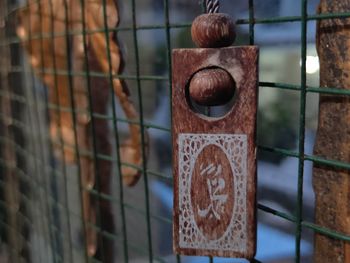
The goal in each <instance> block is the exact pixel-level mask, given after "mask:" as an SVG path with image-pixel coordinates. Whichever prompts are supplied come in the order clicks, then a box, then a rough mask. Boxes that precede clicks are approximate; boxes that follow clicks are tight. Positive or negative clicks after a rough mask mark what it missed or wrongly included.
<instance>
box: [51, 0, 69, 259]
mask: <svg viewBox="0 0 350 263" xmlns="http://www.w3.org/2000/svg"><path fill="white" fill-rule="evenodd" d="M49 5H50V19H51V27H50V33H51V34H52V39H51V44H52V46H51V52H52V54H51V55H52V63H53V69H54V72H56V70H57V64H56V54H55V52H54V51H55V50H56V46H55V41H54V34H55V27H54V21H55V18H54V13H53V12H54V10H53V4H52V0H49ZM54 90H55V91H54V92H55V97H56V101H55V103H56V104H57V109H56V114H57V116H60V104H59V92H58V81H57V74H54ZM51 121H52V120H51ZM57 125H58V137H59V144H60V152H61V155H62V157H63V156H64V141H63V135H62V129H61V126H62V125H61V118H60V117H58V118H57ZM62 166H63V167H62V169H63V184H64V186H63V192H64V195H65V197H64V200H65V212H66V220H67V232H68V233H67V236H68V249H69V259H70V262H72V263H73V262H74V260H73V244H72V238H71V237H72V230H71V222H70V217H69V205H68V189H67V183H68V182H67V175H68V174H67V166H66V161H65V158H64V157H63V158H62ZM62 243H63V242H62V240H61V244H62Z"/></svg>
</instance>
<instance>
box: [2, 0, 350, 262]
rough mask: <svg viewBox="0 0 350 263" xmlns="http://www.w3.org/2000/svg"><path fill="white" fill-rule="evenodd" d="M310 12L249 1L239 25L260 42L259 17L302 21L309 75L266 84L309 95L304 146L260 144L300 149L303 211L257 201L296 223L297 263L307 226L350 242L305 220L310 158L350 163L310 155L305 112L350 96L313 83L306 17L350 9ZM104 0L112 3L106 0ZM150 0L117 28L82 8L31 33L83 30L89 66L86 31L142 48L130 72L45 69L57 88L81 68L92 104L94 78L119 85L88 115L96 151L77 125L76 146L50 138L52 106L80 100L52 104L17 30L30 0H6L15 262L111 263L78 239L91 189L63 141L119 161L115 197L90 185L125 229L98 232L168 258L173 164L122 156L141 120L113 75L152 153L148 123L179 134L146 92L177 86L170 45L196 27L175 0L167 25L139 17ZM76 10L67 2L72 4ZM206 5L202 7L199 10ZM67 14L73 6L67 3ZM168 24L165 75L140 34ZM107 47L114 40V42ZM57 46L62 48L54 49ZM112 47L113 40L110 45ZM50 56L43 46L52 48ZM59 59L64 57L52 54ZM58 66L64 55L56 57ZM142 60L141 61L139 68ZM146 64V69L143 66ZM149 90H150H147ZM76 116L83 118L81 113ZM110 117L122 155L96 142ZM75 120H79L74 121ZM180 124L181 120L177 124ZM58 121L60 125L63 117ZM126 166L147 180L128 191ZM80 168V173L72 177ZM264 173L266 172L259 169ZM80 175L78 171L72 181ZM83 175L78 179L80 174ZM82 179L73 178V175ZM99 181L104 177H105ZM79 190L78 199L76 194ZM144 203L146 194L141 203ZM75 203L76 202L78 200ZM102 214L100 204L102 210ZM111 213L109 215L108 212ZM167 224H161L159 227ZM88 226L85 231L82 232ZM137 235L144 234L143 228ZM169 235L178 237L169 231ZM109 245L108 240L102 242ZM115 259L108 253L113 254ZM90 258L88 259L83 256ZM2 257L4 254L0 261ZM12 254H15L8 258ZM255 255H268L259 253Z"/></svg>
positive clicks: (129, 253) (6, 107)
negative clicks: (166, 166) (64, 155)
mask: <svg viewBox="0 0 350 263" xmlns="http://www.w3.org/2000/svg"><path fill="white" fill-rule="evenodd" d="M300 2H301V10H300V16H286V17H266V18H256V17H255V13H254V1H253V0H249V2H248V4H249V8H248V10H249V13H248V17H247V18H245V19H238V20H237V21H236V23H237V25H238V26H244V25H248V26H249V44H254V42H255V30H256V29H255V27H256V25H260V24H276V23H279V24H281V23H300V32H301V36H300V41H301V42H300V47H301V64H300V65H301V74H300V83H299V84H297V85H295V84H289V83H276V82H260V83H259V86H260V89H264V88H273V89H279V90H291V91H295V92H298V94H299V96H300V104H299V116H298V148H297V151H294V150H290V149H284V148H276V147H271V146H265V145H263V142H262V145H259V151H260V152H261V153H265V152H272V153H274V154H277V155H281V156H284V157H292V158H296V159H297V160H298V167H297V169H296V170H295V171H294V172H295V174H297V177H298V183H297V198H296V200H294V201H295V204H296V210H295V213H293V214H290V213H285V212H283V211H279V210H278V209H274V208H272V207H270V206H267V205H265V204H261V203H259V204H258V209H259V210H260V211H262V212H263V213H268V214H272V215H274V216H276V217H279V218H281V219H282V220H286V221H290V222H292V223H293V224H294V226H295V233H294V234H295V235H294V236H295V258H294V260H295V262H300V261H301V239H302V231H303V229H310V230H312V231H314V232H318V233H322V234H324V235H327V236H330V237H333V238H336V239H340V240H344V241H348V242H350V236H348V235H345V234H342V233H337V232H335V231H333V230H332V229H327V228H324V227H321V226H318V225H316V224H314V223H313V222H310V221H306V220H304V217H303V176H304V163H305V162H306V161H310V162H313V163H318V164H323V165H326V166H329V167H332V168H334V169H336V168H342V169H346V170H350V163H345V162H341V161H337V160H328V159H324V158H322V157H320V156H315V155H312V154H307V153H306V152H305V120H306V115H305V113H306V107H307V101H306V97H307V94H309V93H316V94H329V95H344V96H349V95H350V92H349V91H348V90H344V89H341V88H339V87H337V88H330V87H314V86H309V85H307V73H306V58H307V25H308V23H309V22H310V21H313V20H321V19H334V18H347V17H350V12H349V13H348V12H347V13H340V14H321V15H315V14H308V11H307V0H300ZM85 3H86V1H84V0H80V4H81V6H82V8H83V9H84V5H85ZM103 3H105V1H103ZM140 3H141V2H139V1H135V0H130V1H129V2H128V3H125V4H124V5H125V6H128V7H129V8H130V10H129V11H130V15H131V16H130V19H129V20H128V23H129V24H123V25H121V26H119V27H117V28H108V27H107V24H106V23H105V25H104V27H103V28H99V29H96V30H93V31H89V30H86V27H85V20H84V19H85V18H84V16H82V23H83V27H82V28H83V29H82V31H74V32H72V31H69V30H68V29H67V30H66V31H65V32H56V30H55V28H53V27H52V28H51V29H52V30H51V32H50V33H49V34H40V35H30V36H29V39H39V40H40V39H45V38H55V37H59V36H65V37H67V38H68V37H69V36H74V35H81V36H82V37H83V43H84V47H83V48H84V53H85V56H84V58H85V64H86V65H88V64H89V63H88V59H89V55H88V53H87V49H88V48H87V45H88V44H87V41H86V37H87V36H88V35H89V34H93V33H96V32H103V33H105V35H106V39H108V33H109V32H116V33H118V34H120V35H121V38H123V36H125V37H126V38H128V39H129V40H130V41H129V42H128V43H129V44H130V46H129V47H128V48H129V49H130V52H129V53H130V56H133V59H134V61H132V59H130V60H128V61H132V62H131V63H129V67H130V72H132V73H129V74H128V73H123V74H113V73H112V72H111V71H110V72H109V74H107V75H106V74H104V73H101V72H96V71H93V70H91V69H90V68H89V67H88V66H87V67H86V68H85V71H84V72H75V71H74V70H73V69H72V68H71V67H68V68H69V70H68V71H65V70H59V69H56V68H55V67H54V68H42V69H41V70H42V72H45V73H46V74H53V75H54V76H55V80H56V83H55V86H56V92H57V76H60V75H63V76H70V77H73V76H82V77H84V78H85V79H86V80H88V81H87V82H86V83H87V85H86V89H87V90H86V92H87V94H88V97H89V105H92V104H93V99H94V98H93V96H92V92H91V88H92V87H91V81H89V79H91V78H103V79H105V80H106V81H108V82H109V88H110V93H111V104H110V105H109V107H110V114H101V113H97V112H94V111H93V109H92V107H89V110H88V115H89V117H90V119H91V122H92V123H91V134H92V144H93V151H92V152H87V151H84V149H79V147H77V143H76V142H77V140H78V137H79V134H78V131H77V130H76V129H75V130H74V133H75V134H74V138H75V145H63V144H64V142H63V140H61V141H58V142H52V141H51V139H50V138H49V132H48V128H47V123H48V120H47V118H48V117H47V111H48V109H51V110H55V111H57V112H61V111H64V112H68V113H71V114H72V115H73V116H75V113H77V112H80V111H81V109H78V108H76V107H75V101H74V98H71V107H68V108H63V107H61V106H60V105H59V104H52V103H48V101H47V99H46V97H47V94H46V92H45V89H44V88H43V87H42V84H40V83H39V82H38V80H37V79H36V78H35V77H34V76H33V72H32V70H31V69H30V68H29V67H28V66H27V64H26V58H25V56H24V55H23V52H22V51H21V49H20V44H21V40H20V39H19V38H17V36H16V35H15V32H14V30H15V27H16V17H15V15H14V14H15V12H16V10H18V9H20V8H21V6H22V5H23V4H21V3H18V2H16V1H11V0H8V1H2V2H1V3H0V12H1V15H0V54H1V57H2V60H1V62H2V63H1V68H0V70H1V82H0V83H1V86H0V104H1V112H0V146H1V147H0V148H1V151H0V185H1V186H0V187H1V191H0V192H1V193H2V194H1V202H0V207H1V212H0V213H1V214H0V224H1V226H0V230H1V237H2V238H1V242H2V243H1V244H2V245H3V247H4V248H5V249H4V250H6V251H7V252H6V253H5V252H4V254H7V257H8V258H10V259H11V260H12V261H11V262H23V261H24V262H101V261H102V262H109V261H107V260H108V259H106V258H104V256H103V255H102V257H101V259H100V260H97V259H96V258H94V257H90V256H88V254H87V253H86V252H82V251H84V249H82V247H81V245H80V246H79V245H77V244H80V243H83V242H77V240H76V239H79V240H80V241H81V240H84V237H83V235H82V236H81V237H79V235H78V237H77V236H76V233H75V231H77V230H76V229H81V228H83V227H84V225H85V224H90V225H91V223H89V222H85V221H84V220H83V217H82V212H81V210H82V207H81V206H79V204H80V201H79V200H80V199H79V194H78V193H77V192H82V191H87V190H86V189H83V188H82V187H79V189H74V187H72V185H75V186H79V183H78V182H79V179H78V178H79V176H81V175H80V172H81V167H79V164H78V165H77V167H73V168H72V167H69V166H70V165H68V164H66V163H65V162H64V161H63V162H61V163H59V164H58V163H57V160H55V158H54V157H53V154H52V152H53V144H58V145H59V146H60V147H61V150H62V151H63V147H71V148H72V150H73V151H74V153H75V155H76V156H77V157H78V158H79V156H80V155H87V156H92V157H93V160H94V164H95V165H94V169H95V170H96V171H98V170H99V166H98V163H99V162H98V161H99V160H104V161H107V162H111V163H113V164H114V166H115V172H114V173H113V177H114V180H115V182H114V184H113V185H112V186H113V187H114V188H115V189H116V190H115V193H114V194H112V195H106V194H103V193H101V192H99V191H98V190H89V191H90V192H91V194H92V195H94V196H96V197H97V198H98V199H99V200H100V199H102V200H107V201H108V202H111V203H112V204H113V205H115V207H114V210H115V214H116V218H117V220H116V221H117V225H118V226H117V231H116V232H115V233H110V232H108V231H106V230H103V229H101V227H100V225H99V224H96V225H92V226H90V227H94V228H95V229H96V231H98V232H100V233H101V235H102V236H104V237H105V238H107V239H111V240H114V241H115V244H116V245H115V247H116V251H117V257H118V259H119V260H120V261H123V262H134V261H133V260H134V259H133V255H134V254H137V255H139V256H140V257H142V259H143V260H144V261H142V262H146V261H148V262H168V260H169V259H168V258H167V257H165V256H164V255H161V254H160V253H158V252H156V249H155V244H154V243H155V240H156V238H155V237H154V236H155V229H157V224H160V223H162V224H166V225H168V226H170V225H171V219H170V218H171V217H169V216H164V215H161V214H159V213H158V211H157V210H156V209H152V203H153V201H154V199H153V198H152V194H151V190H150V184H151V180H153V179H156V180H161V181H164V182H166V183H167V184H169V185H171V184H172V177H171V172H164V171H159V170H156V169H153V168H152V165H150V164H147V163H146V162H145V161H144V162H143V163H142V165H141V166H140V167H135V166H133V165H131V164H128V163H123V162H122V161H121V158H120V154H119V151H118V149H119V148H120V144H121V142H120V141H121V137H122V136H123V135H122V133H123V132H122V131H121V130H122V128H121V127H122V126H123V124H125V123H130V122H135V121H133V120H129V119H126V118H125V117H123V116H120V115H119V114H118V113H116V111H115V108H116V107H117V104H118V102H117V101H116V99H115V97H114V96H113V90H112V85H111V83H112V81H113V79H114V78H120V79H123V80H125V81H127V82H129V85H130V86H131V87H132V91H133V93H134V94H136V95H135V96H134V99H135V101H136V102H137V106H138V110H139V113H140V118H139V120H138V121H136V123H137V124H138V125H140V127H141V130H142V138H141V141H142V143H143V145H144V147H143V149H142V155H143V160H145V159H146V150H147V149H145V148H146V146H145V145H146V138H145V137H144V130H146V129H148V130H154V131H159V132H162V133H168V134H170V128H169V127H168V126H166V125H160V124H159V123H154V122H152V121H151V120H149V119H150V118H148V117H147V110H146V109H145V108H146V105H145V100H147V99H148V97H147V96H155V93H156V92H157V90H156V89H155V90H154V91H153V93H152V92H151V93H150V94H146V93H145V88H150V86H156V83H159V82H161V83H163V85H164V84H165V86H166V88H167V92H166V94H170V93H171V79H172V75H171V49H172V47H173V46H174V44H173V42H172V41H173V34H174V32H175V31H176V30H179V29H185V30H188V28H189V27H190V21H188V22H185V23H172V22H171V19H170V15H171V12H172V8H171V2H170V0H163V3H162V8H163V21H162V23H159V24H152V25H144V24H140V23H139V15H138V14H140V12H142V11H141V10H138V5H139V4H140ZM65 8H67V5H65ZM199 9H200V8H199ZM66 12H68V10H66ZM103 13H104V17H105V21H106V20H107V19H106V17H107V14H106V8H105V4H104V5H103ZM156 30H163V31H164V34H165V35H164V36H165V50H164V51H163V53H162V56H163V59H164V58H165V60H166V70H165V74H163V72H160V73H159V74H148V71H144V70H143V69H142V64H143V63H145V60H146V58H145V57H144V56H143V55H142V51H143V47H142V46H141V45H140V36H141V34H142V36H144V34H147V33H149V32H151V31H156ZM107 45H108V40H107ZM53 49H54V47H53ZM108 50H109V48H108ZM43 56H44V54H43ZM53 59H55V57H54V56H53ZM108 59H109V64H110V63H111V58H110V54H108ZM54 64H55V63H54ZM132 67H133V68H132ZM144 72H146V74H144ZM70 84H71V86H70V92H71V96H72V94H74V92H73V89H74V87H73V86H72V83H70ZM145 94H146V95H145ZM73 119H74V117H73ZM100 119H103V120H106V121H108V122H109V123H110V126H112V131H113V132H112V134H113V136H111V137H112V139H113V142H114V144H113V146H114V151H115V154H114V155H111V156H109V155H108V156H106V155H104V154H102V153H100V152H98V150H97V148H96V144H97V143H98V141H96V140H95V138H96V136H95V132H96V131H95V128H94V127H96V125H97V124H96V123H95V122H96V121H97V120H100ZM74 125H76V119H74ZM173 125H176V124H173ZM58 126H60V124H59V123H58ZM123 166H132V167H134V168H136V169H138V170H139V171H141V172H142V182H141V183H140V186H139V187H138V188H136V189H126V188H125V187H124V186H123V184H122V179H121V176H120V174H121V168H122V167H123ZM72 174H74V175H75V177H74V176H72ZM259 176H262V175H259ZM72 178H73V179H72ZM74 178H75V179H74ZM72 180H73V181H74V180H75V181H74V182H73V181H72ZM97 184H99V182H98V180H97ZM135 191H136V192H137V191H139V192H142V197H140V198H139V199H136V201H135V200H133V201H135V202H136V203H137V204H135V202H131V201H130V198H132V196H133V195H134V193H135ZM72 193H75V195H76V196H75V197H74V194H72ZM72 199H76V200H77V202H76V204H75V205H72V201H71V200H72ZM141 201H142V202H141ZM72 206H73V207H72ZM97 214H98V215H99V214H100V213H99V212H98V213H97ZM133 217H136V218H138V220H141V222H136V223H135V222H133V221H132V220H131V219H132V218H133ZM99 220H100V221H101V220H103V219H102V218H100V219H99ZM137 224H142V225H143V227H142V231H144V233H143V234H140V236H142V237H145V238H144V240H143V241H142V242H140V243H134V241H135V239H137V238H135V234H130V230H131V228H134V227H135V225H136V228H137ZM158 231H159V230H158ZM80 234H81V232H80ZM136 236H137V234H136ZM168 238H170V237H168ZM101 244H102V245H103V242H102V243H101ZM105 257H106V256H105ZM79 260H81V261H79ZM174 260H175V262H181V261H182V260H183V257H182V256H179V255H176V256H175V257H174ZM208 261H209V262H215V259H213V258H208ZM0 262H1V260H0ZM5 262H6V261H5ZM253 262H260V261H259V259H255V260H253Z"/></svg>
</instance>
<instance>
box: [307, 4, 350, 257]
mask: <svg viewBox="0 0 350 263" xmlns="http://www.w3.org/2000/svg"><path fill="white" fill-rule="evenodd" d="M349 11H350V0H321V1H320V5H319V10H318V12H319V13H343V12H349ZM349 47H350V18H346V19H345V18H339V19H325V20H319V22H318V24H317V51H318V55H319V59H320V85H321V87H328V88H339V89H340V88H341V89H350V63H349V61H350V48H349ZM314 151H315V154H316V155H317V156H320V157H323V158H326V159H332V160H338V161H343V162H347V163H349V162H350V97H349V96H344V95H330V94H328V95H326V94H323V95H321V96H320V108H319V124H318V131H317V138H316V145H315V150H314ZM313 185H314V190H315V194H316V211H315V212H316V223H317V224H318V225H320V226H323V227H326V228H329V229H332V230H334V231H337V232H339V233H343V234H347V235H349V234H350V172H349V170H345V169H338V168H334V167H330V166H325V165H321V164H315V166H314V171H313ZM314 262H315V263H324V262H339V263H340V262H341V263H344V262H346V263H349V262H350V244H349V243H346V242H344V241H341V240H336V239H333V238H330V237H327V236H325V235H322V234H316V235H315V261H314Z"/></svg>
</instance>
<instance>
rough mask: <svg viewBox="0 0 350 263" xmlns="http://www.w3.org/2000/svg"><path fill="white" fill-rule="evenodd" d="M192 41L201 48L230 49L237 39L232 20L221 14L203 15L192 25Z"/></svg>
mask: <svg viewBox="0 0 350 263" xmlns="http://www.w3.org/2000/svg"><path fill="white" fill-rule="evenodd" d="M191 34H192V40H193V42H194V43H195V44H196V45H197V46H198V47H200V48H220V47H228V46H230V45H232V44H233V42H234V41H235V39H236V32H235V25H234V23H233V21H232V19H231V18H230V17H229V16H228V15H226V14H221V13H218V14H217V13H214V14H203V15H200V16H198V17H197V18H196V19H195V20H194V21H193V23H192V28H191Z"/></svg>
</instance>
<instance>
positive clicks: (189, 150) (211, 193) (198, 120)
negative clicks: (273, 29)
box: [172, 46, 258, 259]
mask: <svg viewBox="0 0 350 263" xmlns="http://www.w3.org/2000/svg"><path fill="white" fill-rule="evenodd" d="M257 64H258V48H257V47H255V46H244V47H225V48H198V49H177V50H174V51H173V91H172V114H173V115H172V118H173V126H172V132H173V152H174V154H173V167H174V168H173V169H174V223H173V236H174V239H173V240H174V251H175V253H177V254H185V255H202V256H220V257H244V258H248V259H250V258H253V257H254V255H255V250H256V143H255V137H256V136H255V135H256V113H257V91H258V67H257ZM210 72H212V73H213V74H212V75H211V73H210ZM230 89H231V91H230ZM232 90H233V91H232ZM231 95H233V106H232V107H231V109H230V110H229V111H228V113H226V114H225V115H224V116H223V117H209V116H206V115H203V114H201V113H200V112H197V111H196V107H195V106H194V104H195V103H197V104H200V102H202V103H201V105H204V104H208V106H210V105H220V104H224V103H225V102H227V100H228V99H227V97H229V96H231ZM211 98H212V100H213V101H214V103H211V102H210V100H211ZM220 98H221V99H220Z"/></svg>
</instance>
